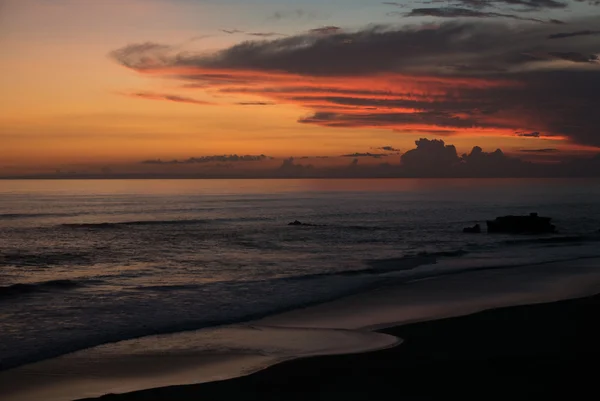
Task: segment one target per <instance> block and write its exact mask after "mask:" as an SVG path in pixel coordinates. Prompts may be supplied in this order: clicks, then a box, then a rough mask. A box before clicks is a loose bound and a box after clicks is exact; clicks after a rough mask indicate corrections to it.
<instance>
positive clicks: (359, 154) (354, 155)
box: [341, 152, 388, 159]
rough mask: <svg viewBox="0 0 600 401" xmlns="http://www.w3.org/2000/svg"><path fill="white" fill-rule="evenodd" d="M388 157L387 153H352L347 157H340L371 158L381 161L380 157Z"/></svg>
mask: <svg viewBox="0 0 600 401" xmlns="http://www.w3.org/2000/svg"><path fill="white" fill-rule="evenodd" d="M385 156H388V154H387V153H369V152H367V153H352V154H349V155H342V156H341V157H354V158H356V157H372V158H374V159H381V158H382V157H385Z"/></svg>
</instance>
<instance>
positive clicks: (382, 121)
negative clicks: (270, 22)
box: [111, 17, 600, 146]
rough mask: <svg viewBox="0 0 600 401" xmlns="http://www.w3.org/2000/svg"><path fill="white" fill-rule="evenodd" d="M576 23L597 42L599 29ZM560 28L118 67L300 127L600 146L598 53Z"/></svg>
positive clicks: (363, 34) (463, 30) (590, 22)
mask: <svg viewBox="0 0 600 401" xmlns="http://www.w3.org/2000/svg"><path fill="white" fill-rule="evenodd" d="M573 23H575V24H576V25H577V26H578V27H579V28H580V29H581V31H588V30H589V31H592V30H593V27H594V26H599V24H600V18H598V17H592V18H587V19H582V20H577V21H574V22H573ZM558 29H559V27H558V26H557V25H553V24H501V23H497V22H491V21H487V22H485V21H469V22H465V21H461V22H455V21H452V22H443V23H440V24H436V25H435V26H432V25H423V26H412V27H407V28H398V27H395V26H371V27H368V28H366V29H363V30H360V31H356V32H348V31H344V32H337V33H333V34H329V35H314V34H301V35H297V36H291V37H286V38H281V39H276V40H269V41H254V42H252V41H248V42H243V43H240V44H238V45H235V46H232V47H230V48H227V49H224V50H222V51H218V52H216V53H212V54H193V53H184V52H179V53H178V52H176V51H175V50H174V49H173V48H171V47H169V46H165V45H160V44H155V43H145V44H140V45H129V46H125V47H123V48H121V49H118V50H116V51H114V52H113V53H112V54H111V56H112V57H113V58H114V59H116V60H117V61H119V62H120V63H122V64H123V65H124V66H127V67H129V68H132V69H135V70H138V71H140V72H144V71H153V70H157V71H160V73H161V74H165V75H169V76H171V77H178V78H180V79H181V80H183V81H184V82H185V83H186V84H188V85H191V87H199V88H214V90H216V91H223V92H227V93H233V94H245V93H247V94H253V95H259V96H263V97H265V98H266V99H268V100H272V101H275V102H279V101H285V102H292V103H296V104H299V105H302V106H304V107H307V108H308V109H309V110H311V111H312V112H311V114H310V115H309V116H306V117H302V118H300V120H299V121H300V122H301V123H306V124H316V125H322V126H331V127H369V128H383V129H392V130H395V131H398V132H402V131H411V130H412V131H415V132H417V131H419V132H430V133H436V134H455V133H460V132H465V130H469V129H472V130H477V129H490V130H491V129H503V130H506V131H507V132H506V133H505V134H510V132H518V133H517V134H516V135H522V136H530V137H534V136H533V135H531V133H535V132H537V133H538V136H540V135H539V132H543V133H544V137H546V136H549V137H550V136H555V137H561V138H568V139H569V140H571V141H573V142H576V143H580V144H585V145H593V146H600V132H599V131H598V128H597V127H598V126H600V113H598V112H597V110H596V108H597V104H599V102H600V93H599V92H598V91H597V90H596V88H598V87H600V64H599V63H598V61H597V56H596V54H597V53H598V51H599V49H598V44H597V43H594V41H591V40H573V41H560V40H547V38H548V37H549V36H550V35H559V34H563V33H562V32H561V31H559V30H558ZM432 60H433V62H432ZM566 61H568V62H566ZM449 66H450V67H449ZM456 66H460V68H456ZM181 71H186V72H181ZM187 71H189V72H187ZM387 76H389V77H391V78H389V81H381V80H385V79H387V78H386V77H387ZM304 77H307V78H308V79H306V80H305V79H303V78H304ZM315 80H316V82H317V83H318V84H314V85H311V84H310V82H312V81H315ZM380 81H381V82H380ZM215 85H220V86H215ZM398 109H403V110H398ZM411 110H413V111H411ZM519 133H520V134H519ZM527 133H529V134H527Z"/></svg>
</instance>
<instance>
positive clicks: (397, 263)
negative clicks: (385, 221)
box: [135, 252, 444, 292]
mask: <svg viewBox="0 0 600 401" xmlns="http://www.w3.org/2000/svg"><path fill="white" fill-rule="evenodd" d="M440 253H441V254H443V253H444V252H440ZM437 260H438V257H437V256H433V255H426V256H403V257H399V258H389V259H374V260H367V261H365V263H366V264H367V265H368V266H369V267H367V268H363V269H355V270H345V271H334V272H324V273H313V274H305V275H299V276H287V277H277V278H271V279H266V280H248V281H233V282H231V281H227V282H215V283H209V284H175V285H151V286H139V287H136V288H135V289H136V290H142V291H158V292H162V291H187V290H197V289H199V288H200V287H205V286H206V285H211V284H223V283H230V284H253V283H259V282H265V281H276V282H285V281H304V280H315V279H320V278H326V277H350V276H359V275H380V274H385V273H390V272H394V271H407V270H414V269H417V268H418V267H420V266H426V265H432V264H436V263H437Z"/></svg>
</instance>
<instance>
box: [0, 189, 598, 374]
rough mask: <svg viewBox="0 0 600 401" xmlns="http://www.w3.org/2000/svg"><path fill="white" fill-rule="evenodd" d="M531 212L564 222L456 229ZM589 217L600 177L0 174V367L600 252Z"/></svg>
mask: <svg viewBox="0 0 600 401" xmlns="http://www.w3.org/2000/svg"><path fill="white" fill-rule="evenodd" d="M530 212H538V213H539V214H540V215H543V216H550V217H553V218H554V220H553V222H554V223H555V224H556V225H557V227H558V228H559V233H557V234H554V235H549V236H548V235H546V236H510V235H489V234H486V233H483V234H463V233H462V228H463V227H465V226H468V225H473V224H474V223H477V222H478V223H482V225H483V227H485V220H486V219H493V218H495V217H496V216H500V215H504V214H528V213H530ZM296 219H297V220H300V221H302V222H305V223H311V224H315V225H317V226H302V227H293V226H288V223H289V222H291V221H294V220H296ZM599 229H600V181H599V180H539V179H536V180H509V179H506V180H504V179H497V180H415V179H388V180H139V181H138V180H123V181H119V180H113V181H100V180H98V181H94V180H89V181H75V180H73V181H69V180H64V181H0V369H6V368H8V367H12V366H17V365H20V364H23V363H26V362H31V361H36V360H40V359H44V358H48V357H51V356H56V355H61V354H64V353H67V352H70V351H74V350H78V349H83V348H87V347H91V346H94V345H97V344H102V343H106V342H113V341H118V340H122V339H129V338H134V337H140V336H144V335H150V334H156V333H168V332H176V331H182V330H190V329H196V328H202V327H207V326H214V325H219V324H223V323H231V322H238V321H244V320H248V319H250V318H254V317H258V316H264V315H268V314H271V313H275V312H278V311H281V310H286V309H291V308H295V307H299V306H302V305H306V304H311V303H315V302H321V301H325V300H330V299H334V298H337V297H340V296H343V295H346V294H351V293H354V292H359V291H361V290H364V289H367V288H373V287H374V286H378V285H381V284H385V283H386V282H387V281H389V280H414V279H417V278H423V277H431V276H436V275H445V274H449V273H453V272H458V271H464V270H469V269H482V268H507V269H508V268H511V269H514V268H515V267H516V268H518V266H524V265H528V264H533V263H540V262H548V261H555V260H556V261H562V260H565V261H568V260H576V259H581V258H586V257H591V256H600V246H599V245H600V242H599V241H600V235H599V233H598V230H599ZM484 231H485V230H484Z"/></svg>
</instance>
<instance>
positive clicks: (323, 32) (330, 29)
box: [309, 25, 342, 35]
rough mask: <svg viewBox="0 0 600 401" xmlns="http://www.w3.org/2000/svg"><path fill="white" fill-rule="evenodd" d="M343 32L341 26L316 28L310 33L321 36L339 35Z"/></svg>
mask: <svg viewBox="0 0 600 401" xmlns="http://www.w3.org/2000/svg"><path fill="white" fill-rule="evenodd" d="M341 30H342V28H340V27H339V26H332V25H330V26H323V27H320V28H314V29H311V30H310V31H309V32H310V33H315V34H319V35H331V34H334V33H338V32H340V31H341Z"/></svg>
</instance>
